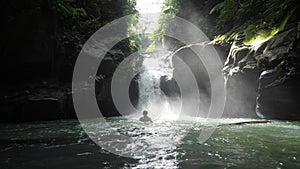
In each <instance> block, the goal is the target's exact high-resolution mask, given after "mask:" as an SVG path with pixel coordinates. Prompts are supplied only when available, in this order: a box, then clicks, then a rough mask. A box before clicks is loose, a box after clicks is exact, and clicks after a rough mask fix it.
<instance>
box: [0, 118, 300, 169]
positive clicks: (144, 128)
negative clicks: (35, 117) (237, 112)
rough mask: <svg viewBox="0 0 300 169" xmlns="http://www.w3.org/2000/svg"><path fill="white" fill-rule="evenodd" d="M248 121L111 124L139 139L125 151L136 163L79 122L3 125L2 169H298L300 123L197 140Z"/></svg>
mask: <svg viewBox="0 0 300 169" xmlns="http://www.w3.org/2000/svg"><path fill="white" fill-rule="evenodd" d="M249 120H251V119H219V120H209V121H207V120H203V119H199V120H197V121H194V122H191V121H160V122H155V123H153V124H143V123H139V122H136V121H131V120H130V121H129V120H126V119H124V118H110V119H107V124H108V125H109V126H110V127H111V129H114V131H118V133H121V134H123V135H126V136H128V137H132V138H135V139H136V140H139V142H135V143H134V145H130V146H128V145H127V147H125V150H123V151H133V150H134V151H133V154H134V155H135V157H136V158H135V159H134V158H126V157H122V156H119V155H115V154H112V153H110V152H109V151H106V150H105V149H103V148H101V147H99V146H98V145H97V144H95V143H94V142H93V141H91V139H89V138H88V137H87V136H86V134H85V132H84V131H83V130H82V128H81V126H80V125H79V124H78V122H77V121H75V120H65V121H54V122H36V123H23V124H1V126H0V132H1V135H0V142H1V145H0V152H1V154H0V168H9V169H10V168H11V169H15V168H18V169H19V168H30V169H35V168H36V169H40V168H58V169H59V168H66V167H67V168H87V169H92V168H97V169H99V168H188V169H192V168H195V169H196V168H262V169H265V168H274V169H275V168H276V169H277V168H291V169H295V168H300V132H299V131H300V122H283V121H272V122H271V123H263V124H247V125H233V126H222V127H217V128H216V130H215V132H214V133H213V134H212V136H211V137H210V138H209V139H208V140H207V141H206V142H204V143H201V142H199V140H198V138H199V134H200V132H201V131H203V130H204V129H205V128H207V126H209V127H208V128H211V127H213V126H216V125H218V124H224V123H234V122H238V121H249ZM90 125H91V127H94V128H95V129H97V132H96V134H95V133H90V134H91V135H92V134H94V135H95V136H97V137H102V138H105V137H106V138H109V137H107V136H108V135H110V134H112V133H110V132H111V130H106V128H107V125H102V124H101V123H91V124H90ZM104 140H105V139H102V140H101V139H99V143H100V144H106V145H111V146H112V147H113V146H114V143H116V142H120V141H121V140H109V139H106V140H105V141H104ZM115 147H116V149H117V148H118V146H115Z"/></svg>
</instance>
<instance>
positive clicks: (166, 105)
mask: <svg viewBox="0 0 300 169" xmlns="http://www.w3.org/2000/svg"><path fill="white" fill-rule="evenodd" d="M169 54H170V52H169V51H156V52H151V53H143V54H141V55H142V57H144V59H143V64H142V68H141V72H140V74H139V80H138V83H139V104H138V109H139V110H141V111H143V110H147V111H148V112H149V116H150V117H151V118H152V119H153V120H158V119H172V118H173V119H174V118H175V117H176V115H178V114H179V113H180V103H179V102H180V98H179V97H177V98H169V97H167V96H166V94H165V93H164V92H163V91H162V90H161V88H160V83H161V82H160V79H161V77H163V76H164V77H167V79H171V78H172V77H173V65H172V59H171V58H170V59H166V57H167V56H168V55H169Z"/></svg>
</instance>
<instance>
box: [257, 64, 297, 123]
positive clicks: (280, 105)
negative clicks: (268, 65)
mask: <svg viewBox="0 0 300 169" xmlns="http://www.w3.org/2000/svg"><path fill="white" fill-rule="evenodd" d="M299 97H300V74H295V75H292V76H288V77H286V76H285V75H284V72H278V71H274V70H268V71H264V72H263V73H262V74H261V76H260V78H259V95H258V97H257V106H256V112H257V115H258V116H259V117H261V118H267V119H280V120H300V113H299V109H300V104H298V103H297V102H298V100H299Z"/></svg>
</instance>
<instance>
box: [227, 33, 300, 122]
mask: <svg viewBox="0 0 300 169" xmlns="http://www.w3.org/2000/svg"><path fill="white" fill-rule="evenodd" d="M296 34H297V30H296V29H290V30H287V31H284V32H282V33H280V34H278V35H276V36H274V37H272V38H270V39H266V40H265V41H264V42H262V43H259V44H256V45H252V46H250V45H245V44H243V43H241V41H242V39H243V37H242V36H240V37H238V38H236V41H235V42H234V43H233V45H232V48H231V50H230V53H229V55H228V58H227V60H226V62H225V66H224V73H225V75H226V78H227V84H226V88H227V101H226V107H225V113H224V114H225V116H228V117H247V118H248V117H250V118H255V117H261V118H268V119H282V120H299V119H300V113H297V110H299V108H300V107H299V106H298V103H297V98H298V97H300V93H299V87H298V86H299V81H300V79H299V67H300V66H299V65H300V64H299V63H300V61H299V43H298V40H297V38H296Z"/></svg>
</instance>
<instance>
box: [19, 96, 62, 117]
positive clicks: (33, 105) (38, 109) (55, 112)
mask: <svg viewBox="0 0 300 169" xmlns="http://www.w3.org/2000/svg"><path fill="white" fill-rule="evenodd" d="M60 110H61V107H60V102H59V100H58V99H56V98H42V99H30V100H27V101H25V103H24V104H23V105H22V107H21V112H22V114H21V121H48V120H56V119H58V117H59V113H60Z"/></svg>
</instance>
